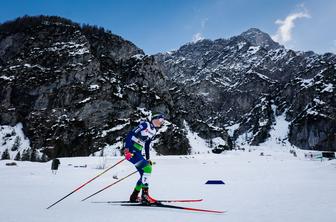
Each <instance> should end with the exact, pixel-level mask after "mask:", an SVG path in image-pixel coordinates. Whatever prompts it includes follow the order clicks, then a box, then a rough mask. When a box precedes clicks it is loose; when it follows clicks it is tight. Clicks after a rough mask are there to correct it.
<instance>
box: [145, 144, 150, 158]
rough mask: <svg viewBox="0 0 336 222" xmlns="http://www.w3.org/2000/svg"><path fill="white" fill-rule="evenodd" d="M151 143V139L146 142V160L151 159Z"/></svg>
mask: <svg viewBox="0 0 336 222" xmlns="http://www.w3.org/2000/svg"><path fill="white" fill-rule="evenodd" d="M150 143H151V140H149V141H146V143H145V155H146V160H149V159H150V156H149V148H150Z"/></svg>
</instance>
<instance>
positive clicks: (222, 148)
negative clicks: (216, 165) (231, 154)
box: [212, 145, 232, 154]
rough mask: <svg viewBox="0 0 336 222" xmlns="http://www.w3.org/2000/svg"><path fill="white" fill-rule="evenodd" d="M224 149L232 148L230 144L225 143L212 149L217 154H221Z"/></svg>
mask: <svg viewBox="0 0 336 222" xmlns="http://www.w3.org/2000/svg"><path fill="white" fill-rule="evenodd" d="M224 150H232V149H231V148H230V147H229V146H225V145H218V146H217V147H216V148H214V149H212V152H213V153H216V154H220V153H222V152H223V151H224Z"/></svg>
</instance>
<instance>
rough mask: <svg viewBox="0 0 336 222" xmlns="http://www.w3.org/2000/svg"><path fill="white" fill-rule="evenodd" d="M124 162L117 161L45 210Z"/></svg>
mask: <svg viewBox="0 0 336 222" xmlns="http://www.w3.org/2000/svg"><path fill="white" fill-rule="evenodd" d="M124 160H126V159H122V160H120V161H118V162H117V163H116V164H114V165H113V166H111V167H109V168H107V169H106V170H104V171H103V172H101V173H100V174H98V175H97V176H95V177H93V178H92V179H90V180H89V181H87V182H85V183H84V184H82V185H80V186H79V187H78V188H76V189H75V190H73V191H71V192H70V193H69V194H67V195H66V196H64V197H62V198H61V199H59V200H58V201H56V202H55V203H53V204H51V205H50V206H49V207H47V209H50V208H51V207H52V206H54V205H56V204H58V203H59V202H61V201H62V200H64V199H65V198H67V197H68V196H70V195H71V194H73V193H75V192H76V191H78V190H80V189H81V188H83V187H84V186H86V185H87V184H89V183H90V182H92V181H93V180H95V179H97V178H98V177H100V176H101V175H103V174H104V173H106V172H107V171H109V170H110V169H112V168H113V167H115V166H117V165H118V164H120V163H122V162H123V161H124Z"/></svg>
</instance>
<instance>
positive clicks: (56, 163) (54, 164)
mask: <svg viewBox="0 0 336 222" xmlns="http://www.w3.org/2000/svg"><path fill="white" fill-rule="evenodd" d="M60 164H61V162H60V161H59V159H53V160H52V162H51V172H52V173H54V174H56V173H57V170H58V166H59V165H60Z"/></svg>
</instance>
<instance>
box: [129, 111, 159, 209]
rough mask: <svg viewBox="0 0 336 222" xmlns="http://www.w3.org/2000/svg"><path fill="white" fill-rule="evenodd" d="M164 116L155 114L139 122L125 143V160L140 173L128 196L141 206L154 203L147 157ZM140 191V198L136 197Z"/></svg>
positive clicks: (150, 166)
mask: <svg viewBox="0 0 336 222" xmlns="http://www.w3.org/2000/svg"><path fill="white" fill-rule="evenodd" d="M164 121H165V116H164V115H163V114H162V113H159V114H155V115H153V116H152V117H151V120H150V121H149V120H148V121H143V122H140V124H139V125H138V126H137V127H135V128H134V129H133V130H131V131H130V132H129V133H128V135H127V137H126V141H125V149H124V154H125V158H126V159H127V160H128V161H130V162H131V163H132V164H134V166H135V167H136V169H137V170H138V171H139V173H140V179H139V180H138V182H137V183H136V186H135V188H134V191H133V193H132V194H131V196H130V199H129V200H130V202H139V201H141V202H142V203H143V204H153V203H155V202H156V200H155V199H154V198H152V197H151V196H150V195H149V193H148V189H149V184H148V182H149V178H150V175H151V173H152V161H151V160H150V156H149V148H150V143H151V141H152V140H153V137H154V136H155V134H156V132H157V129H158V128H160V127H162V125H163V123H164ZM143 148H144V150H145V157H146V159H145V158H144V157H143V156H142V150H143ZM141 189H142V194H141V198H139V197H138V195H139V193H140V191H141Z"/></svg>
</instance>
